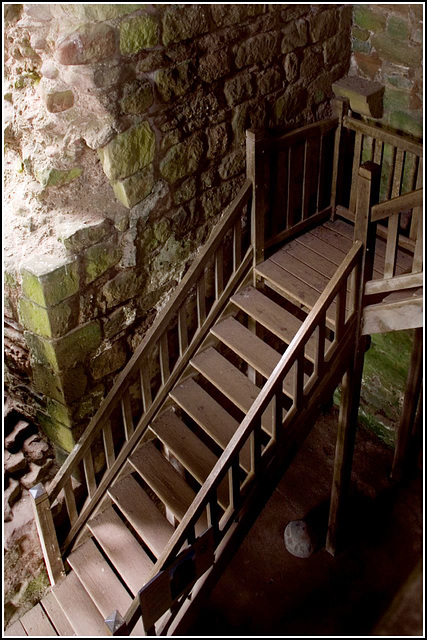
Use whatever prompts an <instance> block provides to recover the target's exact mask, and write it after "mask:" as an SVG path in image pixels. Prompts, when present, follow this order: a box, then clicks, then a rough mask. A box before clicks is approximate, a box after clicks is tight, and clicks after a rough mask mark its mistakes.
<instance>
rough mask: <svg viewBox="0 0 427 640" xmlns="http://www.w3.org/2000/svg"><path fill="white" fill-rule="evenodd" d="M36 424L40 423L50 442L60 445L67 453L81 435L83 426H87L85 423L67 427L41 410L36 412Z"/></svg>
mask: <svg viewBox="0 0 427 640" xmlns="http://www.w3.org/2000/svg"><path fill="white" fill-rule="evenodd" d="M37 424H39V425H40V427H41V429H42V431H43V433H44V434H45V435H46V436H47V438H48V439H49V440H50V442H52V443H53V444H54V445H56V446H58V447H61V449H63V450H64V451H67V452H68V453H71V451H72V450H73V448H74V446H75V445H76V444H77V442H78V440H79V438H80V436H81V435H82V433H83V431H84V428H85V427H86V426H87V425H86V424H83V425H78V426H76V427H73V428H68V427H66V426H65V425H64V424H62V423H61V422H58V421H57V420H54V419H53V418H51V417H50V416H48V415H46V414H44V413H42V412H41V411H40V412H38V413H37Z"/></svg>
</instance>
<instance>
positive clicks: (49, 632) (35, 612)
mask: <svg viewBox="0 0 427 640" xmlns="http://www.w3.org/2000/svg"><path fill="white" fill-rule="evenodd" d="M20 622H21V624H22V626H23V628H24V629H25V631H26V633H27V635H28V636H56V635H58V634H57V633H56V630H55V628H54V627H53V625H52V623H51V621H50V620H49V618H48V617H47V615H46V613H45V612H44V611H43V608H42V606H41V605H40V604H36V605H35V607H33V608H32V609H30V610H29V611H27V613H25V614H24V615H23V616H22V617H21V618H20Z"/></svg>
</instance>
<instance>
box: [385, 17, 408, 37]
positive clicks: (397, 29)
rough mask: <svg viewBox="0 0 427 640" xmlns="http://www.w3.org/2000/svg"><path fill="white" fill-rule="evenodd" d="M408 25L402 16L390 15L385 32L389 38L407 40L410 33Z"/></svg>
mask: <svg viewBox="0 0 427 640" xmlns="http://www.w3.org/2000/svg"><path fill="white" fill-rule="evenodd" d="M410 32H411V30H410V26H409V24H408V23H407V22H406V21H405V20H402V18H399V17H398V16H390V17H389V19H388V22H387V33H388V34H389V35H390V37H391V38H397V39H398V40H407V39H408V38H409V35H410Z"/></svg>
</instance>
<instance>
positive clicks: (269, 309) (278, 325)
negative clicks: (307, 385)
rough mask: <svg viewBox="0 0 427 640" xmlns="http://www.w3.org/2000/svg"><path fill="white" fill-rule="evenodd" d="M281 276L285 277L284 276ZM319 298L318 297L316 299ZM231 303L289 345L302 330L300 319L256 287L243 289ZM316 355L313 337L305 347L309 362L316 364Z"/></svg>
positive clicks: (276, 267)
mask: <svg viewBox="0 0 427 640" xmlns="http://www.w3.org/2000/svg"><path fill="white" fill-rule="evenodd" d="M263 264H266V263H263ZM270 264H271V265H272V266H273V267H274V268H275V269H276V270H277V269H280V267H278V266H276V265H274V264H273V263H270ZM259 266H260V267H262V265H259ZM280 276H281V277H283V274H280ZM317 297H318V295H317V296H316V299H317ZM231 302H233V304H235V305H236V306H237V307H239V309H242V311H244V312H245V313H247V314H248V315H250V316H251V317H252V318H253V319H254V320H256V321H257V322H259V323H260V324H261V325H262V326H263V327H265V328H266V329H268V330H269V331H271V333H273V334H274V335H275V336H277V337H278V338H280V339H281V340H283V341H284V342H285V343H286V344H288V345H289V344H290V343H291V341H292V339H293V338H294V336H295V334H296V333H297V331H299V329H300V328H301V325H302V322H301V321H300V320H298V318H296V317H295V316H294V315H292V313H290V312H289V311H286V309H283V308H282V307H281V306H280V305H278V304H277V303H276V302H274V301H273V300H270V299H269V298H268V297H267V296H265V295H264V294H263V293H261V292H260V291H258V290H257V289H255V288H254V287H246V288H245V289H242V291H239V292H238V293H236V294H235V295H234V296H233V297H232V298H231ZM315 353H316V339H315V336H312V337H311V338H310V339H309V340H308V342H307V344H306V347H305V356H306V358H307V360H310V361H311V362H314V359H315Z"/></svg>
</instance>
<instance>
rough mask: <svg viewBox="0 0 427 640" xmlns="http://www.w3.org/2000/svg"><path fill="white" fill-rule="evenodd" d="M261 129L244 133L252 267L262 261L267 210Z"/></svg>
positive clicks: (265, 169)
mask: <svg viewBox="0 0 427 640" xmlns="http://www.w3.org/2000/svg"><path fill="white" fill-rule="evenodd" d="M265 140H266V134H265V131H264V130H263V129H258V130H254V129H248V130H247V131H246V175H247V177H248V178H249V179H250V180H251V181H252V190H253V192H252V214H251V217H252V223H251V229H252V245H253V248H254V266H256V265H258V264H259V263H260V262H262V261H263V260H264V241H265V214H266V210H267V191H268V185H267V183H266V182H267V181H266V172H267V166H266V165H267V162H266V150H265V145H264V144H263V143H264V142H265Z"/></svg>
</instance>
